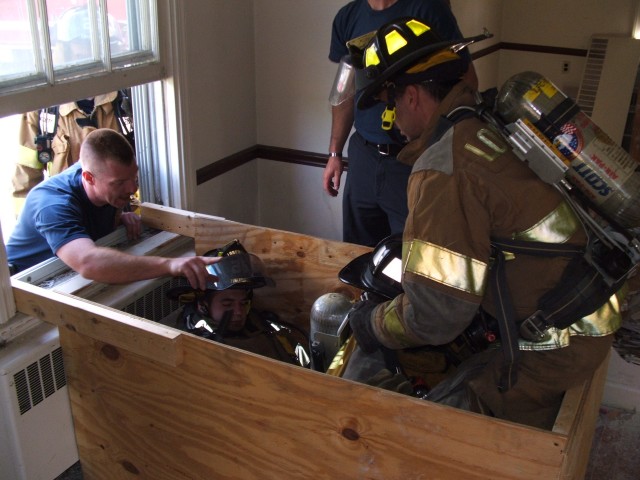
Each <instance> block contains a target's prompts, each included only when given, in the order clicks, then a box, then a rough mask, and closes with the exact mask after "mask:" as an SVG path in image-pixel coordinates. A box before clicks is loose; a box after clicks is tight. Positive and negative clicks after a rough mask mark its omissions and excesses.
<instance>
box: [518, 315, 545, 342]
mask: <svg viewBox="0 0 640 480" xmlns="http://www.w3.org/2000/svg"><path fill="white" fill-rule="evenodd" d="M550 328H551V325H550V324H549V323H548V322H547V320H546V318H545V316H544V313H542V310H538V311H537V312H535V313H534V314H532V315H531V316H530V317H529V318H527V319H526V320H525V321H524V322H522V323H521V324H520V336H521V337H522V338H524V339H525V340H528V341H530V342H541V341H542V340H544V337H545V335H546V333H547V330H549V329H550Z"/></svg>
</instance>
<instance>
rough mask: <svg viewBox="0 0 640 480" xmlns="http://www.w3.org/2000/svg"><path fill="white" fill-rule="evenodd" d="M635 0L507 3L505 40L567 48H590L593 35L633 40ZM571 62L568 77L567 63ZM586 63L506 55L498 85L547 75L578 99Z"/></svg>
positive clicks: (559, 57) (568, 58)
mask: <svg viewBox="0 0 640 480" xmlns="http://www.w3.org/2000/svg"><path fill="white" fill-rule="evenodd" d="M636 3H637V2H636V1H634V0H611V1H607V2H603V1H601V0H567V1H564V2H558V1H556V0H536V1H535V2H528V1H524V0H516V1H513V0H512V1H505V2H504V8H503V16H502V41H503V42H510V43H524V44H533V45H547V46H553V47H563V48H577V49H585V50H586V49H588V48H589V44H590V39H591V36H592V35H594V34H601V33H607V34H620V35H627V36H630V35H631V29H632V26H633V19H634V18H635V8H636ZM565 61H569V62H570V69H569V72H568V73H563V72H562V63H563V62H565ZM584 64H585V59H584V58H578V57H573V56H565V55H554V54H540V53H526V52H518V51H506V50H504V51H502V52H501V54H500V65H499V69H500V74H499V83H500V84H502V83H503V82H504V81H505V80H506V79H507V78H509V77H510V76H511V75H513V74H515V73H518V72H522V71H524V70H534V71H537V72H539V73H541V74H542V75H545V76H546V77H547V78H549V79H550V80H551V81H552V82H553V83H555V84H556V85H557V86H558V87H559V88H560V89H561V90H563V91H564V92H565V93H566V94H568V95H570V96H574V95H575V94H577V92H578V88H579V87H580V80H581V78H582V73H583V70H584Z"/></svg>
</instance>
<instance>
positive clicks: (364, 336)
mask: <svg viewBox="0 0 640 480" xmlns="http://www.w3.org/2000/svg"><path fill="white" fill-rule="evenodd" d="M377 305H378V303H376V302H374V301H371V300H364V301H361V302H356V304H355V305H354V306H353V307H352V308H351V310H349V313H348V316H349V326H350V327H351V330H352V331H353V334H354V335H355V337H356V341H357V342H358V345H359V346H360V348H361V349H362V351H363V352H364V353H373V352H375V351H376V350H377V349H378V348H380V347H381V346H382V345H381V343H380V342H379V341H378V339H377V338H376V335H375V333H373V325H372V324H371V313H372V312H373V310H374V309H375V308H376V306H377Z"/></svg>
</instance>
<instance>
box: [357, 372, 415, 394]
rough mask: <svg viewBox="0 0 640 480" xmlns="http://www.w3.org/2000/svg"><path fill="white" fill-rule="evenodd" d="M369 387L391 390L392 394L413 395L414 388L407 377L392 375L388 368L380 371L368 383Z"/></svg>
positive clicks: (398, 374) (399, 374) (397, 374)
mask: <svg viewBox="0 0 640 480" xmlns="http://www.w3.org/2000/svg"><path fill="white" fill-rule="evenodd" d="M366 384H367V385H371V386H373V387H378V388H383V389H385V390H391V391H392V392H398V393H403V394H405V395H413V394H414V393H413V386H412V385H411V382H410V381H409V379H408V378H407V377H405V376H404V375H403V374H401V373H396V374H392V373H391V372H390V371H389V370H387V369H386V368H385V369H383V370H380V371H379V372H378V373H376V374H375V375H374V376H373V377H371V378H370V379H369V380H367V381H366Z"/></svg>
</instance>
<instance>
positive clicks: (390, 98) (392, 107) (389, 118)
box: [382, 83, 396, 131]
mask: <svg viewBox="0 0 640 480" xmlns="http://www.w3.org/2000/svg"><path fill="white" fill-rule="evenodd" d="M386 90H387V105H386V106H385V108H384V112H382V129H383V130H386V131H389V130H391V129H392V128H393V123H394V122H395V120H396V86H395V84H393V83H390V84H389V85H388V86H387V88H386Z"/></svg>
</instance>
